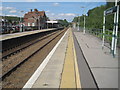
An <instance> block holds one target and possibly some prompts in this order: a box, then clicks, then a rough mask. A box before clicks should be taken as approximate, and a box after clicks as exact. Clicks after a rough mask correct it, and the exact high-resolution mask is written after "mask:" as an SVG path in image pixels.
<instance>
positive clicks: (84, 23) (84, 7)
mask: <svg viewBox="0 0 120 90" xmlns="http://www.w3.org/2000/svg"><path fill="white" fill-rule="evenodd" d="M81 8H85V7H84V6H81ZM83 12H84V29H83V34H85V23H86V22H85V20H86V19H85V9H84V10H83Z"/></svg>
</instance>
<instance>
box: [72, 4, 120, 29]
mask: <svg viewBox="0 0 120 90" xmlns="http://www.w3.org/2000/svg"><path fill="white" fill-rule="evenodd" d="M118 4H120V3H118ZM113 6H114V3H113V2H107V3H106V5H101V6H99V7H96V8H93V9H91V10H89V11H88V13H87V14H88V16H85V18H86V27H87V28H99V29H102V28H103V14H104V11H105V10H106V9H108V8H111V7H113ZM79 18H80V20H79ZM73 22H79V24H80V27H83V26H84V15H82V16H79V17H75V18H74V19H73ZM113 26H114V15H113V14H112V15H107V16H106V29H110V30H112V29H113ZM119 27H120V18H119Z"/></svg>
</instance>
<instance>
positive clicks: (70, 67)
mask: <svg viewBox="0 0 120 90" xmlns="http://www.w3.org/2000/svg"><path fill="white" fill-rule="evenodd" d="M69 29H70V28H69ZM73 43H74V42H73V37H72V31H71V30H69V38H68V48H67V52H66V57H65V63H64V68H63V73H62V78H61V85H60V88H81V84H80V77H79V72H78V66H77V60H76V53H75V48H74V44H73Z"/></svg>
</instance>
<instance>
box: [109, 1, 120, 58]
mask: <svg viewBox="0 0 120 90" xmlns="http://www.w3.org/2000/svg"><path fill="white" fill-rule="evenodd" d="M115 6H117V0H116V2H115ZM117 9H118V8H117ZM116 17H117V12H115V14H114V28H113V33H112V46H111V51H112V54H113V56H114V55H115V37H116V25H115V24H116Z"/></svg>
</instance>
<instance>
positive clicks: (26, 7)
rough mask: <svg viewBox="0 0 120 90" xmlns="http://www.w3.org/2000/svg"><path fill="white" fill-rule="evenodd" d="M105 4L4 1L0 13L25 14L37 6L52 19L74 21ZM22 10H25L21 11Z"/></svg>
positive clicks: (10, 14)
mask: <svg viewBox="0 0 120 90" xmlns="http://www.w3.org/2000/svg"><path fill="white" fill-rule="evenodd" d="M5 1H8V0H5ZM11 1H12V0H11ZM16 1H17V0H16ZM24 1H25V0H24ZM26 1H28V0H26ZM29 1H33V0H29ZM105 4H106V2H3V3H2V7H1V8H0V10H2V13H0V14H1V15H7V16H24V14H25V13H27V12H28V11H30V9H35V8H37V9H38V10H39V11H42V10H44V11H45V12H46V15H47V16H48V17H49V18H50V19H51V20H53V19H67V20H68V21H72V20H73V18H74V17H75V16H78V15H82V14H87V11H88V10H89V9H92V8H95V7H97V6H100V5H105ZM20 11H24V12H22V13H20Z"/></svg>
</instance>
